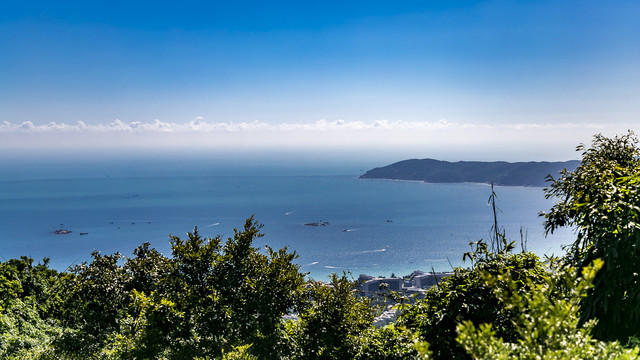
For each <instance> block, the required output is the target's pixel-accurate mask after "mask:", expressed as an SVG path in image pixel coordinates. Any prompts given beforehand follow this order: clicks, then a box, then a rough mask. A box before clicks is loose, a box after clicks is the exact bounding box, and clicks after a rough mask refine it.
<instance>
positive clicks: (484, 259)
mask: <svg viewBox="0 0 640 360" xmlns="http://www.w3.org/2000/svg"><path fill="white" fill-rule="evenodd" d="M495 201H496V194H495V192H494V191H493V186H492V192H491V196H490V197H489V204H490V205H492V210H493V214H494V224H493V226H492V228H491V230H492V237H491V239H490V243H489V244H487V242H485V241H484V240H480V241H478V242H475V243H472V244H471V245H472V249H473V251H471V252H469V253H465V254H464V257H463V259H465V260H466V259H469V260H471V263H472V267H471V268H470V269H462V268H456V269H455V271H454V274H453V276H450V277H447V278H445V279H443V281H442V282H440V284H439V285H438V286H435V287H432V288H431V289H429V291H427V293H426V296H425V298H424V300H421V301H418V302H417V303H416V305H415V306H413V307H409V309H408V310H406V311H405V312H404V313H403V314H402V315H401V317H400V319H399V321H400V324H402V325H404V326H406V327H407V328H408V329H409V330H410V331H413V332H415V333H416V334H417V335H418V336H419V337H420V339H421V340H423V341H426V342H428V343H429V350H430V351H431V352H432V356H433V358H434V359H468V358H469V355H468V354H467V352H466V351H465V350H464V349H463V348H462V347H461V346H459V344H458V343H457V342H456V326H457V325H458V324H459V323H461V322H465V321H468V322H471V323H474V324H483V323H488V324H492V325H493V328H494V329H495V331H496V333H497V334H498V335H499V336H501V337H504V338H505V339H507V340H509V341H511V340H514V336H515V331H514V327H513V323H512V322H511V319H512V318H513V316H514V313H513V312H514V309H509V308H506V307H505V306H504V304H503V303H502V302H501V301H500V299H499V298H498V297H497V296H496V289H500V288H502V287H504V286H506V284H503V283H500V282H495V283H487V282H486V281H484V277H485V276H486V275H485V274H491V275H498V274H501V273H503V272H509V273H510V274H512V276H513V279H514V281H515V283H516V284H517V285H518V291H521V292H526V291H528V290H529V288H530V284H532V283H540V282H543V281H544V279H546V278H547V277H548V276H549V273H548V271H547V270H546V268H545V267H544V266H543V264H542V263H541V261H540V259H539V258H538V257H537V256H536V255H535V254H533V253H530V252H521V253H512V252H513V250H514V248H515V245H514V242H509V241H508V240H507V239H506V237H505V235H504V231H503V230H502V231H501V229H500V227H499V226H498V221H497V211H498V209H497V208H496V206H495ZM473 247H474V248H473Z"/></svg>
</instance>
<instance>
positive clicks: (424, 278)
mask: <svg viewBox="0 0 640 360" xmlns="http://www.w3.org/2000/svg"><path fill="white" fill-rule="evenodd" d="M451 275H453V272H430V273H427V272H424V271H420V270H416V271H414V272H413V273H412V274H411V275H409V276H408V277H405V278H398V277H390V278H383V277H373V276H369V275H365V274H360V276H359V277H358V284H359V287H360V290H361V291H362V292H363V293H364V294H365V295H367V296H372V295H374V294H377V293H379V292H380V291H385V290H389V291H395V292H398V293H403V294H408V295H411V294H422V293H424V292H425V291H426V290H427V289H429V288H430V287H432V286H434V285H437V284H438V283H439V282H440V281H442V279H444V278H445V277H447V276H451Z"/></svg>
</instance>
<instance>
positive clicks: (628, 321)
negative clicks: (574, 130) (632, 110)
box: [544, 132, 640, 341]
mask: <svg viewBox="0 0 640 360" xmlns="http://www.w3.org/2000/svg"><path fill="white" fill-rule="evenodd" d="M637 144H638V139H637V138H636V136H635V135H634V134H633V133H632V132H629V133H628V134H626V135H623V136H620V137H614V138H606V137H604V136H602V135H596V136H595V137H594V140H593V144H592V146H591V147H590V148H588V149H585V146H584V145H581V146H579V147H578V151H582V163H581V165H580V166H579V167H578V168H577V169H576V170H575V171H573V172H568V171H564V172H562V173H561V174H560V176H559V178H558V179H554V178H552V177H549V181H550V185H549V187H548V188H546V189H545V192H546V197H547V198H557V199H559V200H560V201H559V202H558V203H557V204H555V205H554V206H553V207H552V208H551V210H550V211H549V212H548V213H546V214H544V217H545V224H544V225H545V229H546V231H547V232H551V233H552V232H553V231H554V230H556V229H557V228H559V227H562V226H573V227H575V229H576V230H577V239H576V241H575V242H574V244H573V245H572V246H571V248H570V252H569V254H568V256H567V261H568V262H569V264H572V265H573V266H576V267H584V266H586V265H587V264H589V263H591V262H592V261H593V260H594V259H598V258H600V259H602V260H603V261H604V267H603V269H602V270H601V272H600V273H598V275H597V276H596V278H595V280H594V287H593V289H592V290H591V291H590V292H589V293H588V296H587V297H586V298H585V300H584V301H583V302H582V307H581V313H582V322H583V323H584V322H586V321H587V320H589V319H598V320H599V321H598V324H597V326H596V328H595V330H594V331H595V335H596V337H598V338H600V339H603V340H606V339H618V340H620V341H626V340H627V338H628V337H629V336H638V335H640V275H639V272H638V269H639V268H640V149H638V146H637Z"/></svg>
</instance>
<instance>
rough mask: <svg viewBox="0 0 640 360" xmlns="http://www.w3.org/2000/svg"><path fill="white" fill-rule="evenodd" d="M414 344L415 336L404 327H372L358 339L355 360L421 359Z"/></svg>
mask: <svg viewBox="0 0 640 360" xmlns="http://www.w3.org/2000/svg"><path fill="white" fill-rule="evenodd" d="M414 342H415V338H414V336H413V334H412V333H410V332H409V331H407V330H406V328H404V327H398V326H396V325H395V324H389V325H387V326H385V327H383V328H380V329H378V328H375V327H371V328H369V329H367V330H366V331H365V332H364V333H362V334H361V335H360V336H359V337H358V338H357V344H356V350H357V352H356V355H355V356H354V357H353V359H358V360H403V359H421V358H420V357H419V355H418V354H419V351H418V350H417V349H416V346H415V344H414ZM425 350H426V349H425ZM423 358H424V357H423Z"/></svg>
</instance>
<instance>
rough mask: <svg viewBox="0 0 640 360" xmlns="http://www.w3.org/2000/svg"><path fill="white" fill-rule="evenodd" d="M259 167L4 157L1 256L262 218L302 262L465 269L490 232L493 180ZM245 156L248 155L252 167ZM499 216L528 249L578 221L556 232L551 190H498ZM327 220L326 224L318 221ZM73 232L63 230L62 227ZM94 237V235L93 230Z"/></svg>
mask: <svg viewBox="0 0 640 360" xmlns="http://www.w3.org/2000/svg"><path fill="white" fill-rule="evenodd" d="M260 164H261V165H258V163H256V164H253V165H251V166H248V165H247V166H243V164H242V162H238V161H209V162H207V161H186V160H185V161H181V160H180V159H179V158H174V159H171V160H167V159H165V158H157V159H155V158H145V159H144V160H137V161H134V160H126V159H121V158H119V159H112V160H95V159H93V160H92V159H84V160H82V159H72V160H64V161H61V160H59V159H58V160H56V161H52V160H45V159H27V160H20V161H17V160H6V159H5V160H2V168H3V172H2V174H0V255H1V256H2V258H3V259H4V260H6V259H9V258H13V257H18V256H20V255H27V256H31V257H33V258H35V259H37V260H38V259H41V258H43V257H50V258H51V263H52V265H53V267H55V268H57V269H59V270H64V269H66V268H67V267H68V266H70V265H72V264H77V263H79V262H82V261H87V260H90V254H91V252H92V251H94V250H98V251H100V252H102V253H105V254H106V253H113V252H117V251H118V252H121V253H123V254H124V255H130V254H131V252H132V250H133V249H134V248H135V247H136V246H138V245H139V244H141V243H142V242H145V241H148V242H151V244H152V245H153V246H154V247H156V248H157V249H159V250H160V251H161V252H163V253H164V254H166V255H170V247H169V241H168V240H169V235H170V234H171V235H177V236H185V234H186V233H187V232H188V231H191V230H193V228H194V227H195V226H197V227H198V230H199V231H200V233H201V234H202V235H205V236H215V235H218V234H220V235H222V236H223V237H229V236H232V235H233V229H234V228H240V227H241V226H242V225H243V223H244V219H246V218H247V217H249V216H251V215H252V214H254V215H255V218H256V219H257V220H258V221H259V222H260V223H263V224H264V227H263V232H264V233H265V236H264V237H262V238H260V239H258V240H257V241H256V242H255V246H256V247H259V248H263V247H264V246H265V245H270V246H272V247H274V248H280V247H283V246H287V247H289V249H290V250H295V251H296V252H297V253H298V255H299V258H298V259H297V262H298V264H300V266H301V269H302V271H304V272H309V273H310V276H311V277H314V278H316V279H321V280H325V279H326V277H327V276H328V275H329V274H330V273H331V272H340V273H341V272H342V271H350V272H351V273H352V274H353V276H354V277H357V276H358V274H360V273H366V274H370V275H386V276H388V275H390V274H391V273H395V274H396V275H404V274H409V273H411V272H412V271H413V270H416V269H422V270H431V269H432V268H433V269H434V270H436V271H446V270H450V269H451V266H463V265H464V263H463V262H462V255H463V253H464V252H466V251H469V242H472V241H477V240H480V239H483V238H484V239H486V238H488V236H489V232H490V228H491V224H492V213H491V209H490V207H488V206H487V200H488V198H489V195H490V193H491V189H490V187H489V186H487V185H481V184H426V183H420V182H404V181H386V180H363V179H359V178H358V176H359V175H360V174H361V173H362V172H363V171H364V170H367V169H368V168H367V167H365V168H362V169H358V167H357V165H354V164H346V165H345V164H342V165H336V166H332V165H331V163H330V162H324V163H322V164H320V163H318V164H309V163H305V164H303V165H302V164H297V165H296V164H284V165H283V164H278V163H272V164H264V163H260ZM245 165H246V164H245ZM496 193H497V195H498V202H497V204H498V206H499V208H500V209H501V212H500V213H499V214H498V219H499V222H500V225H501V226H502V227H504V229H505V231H506V234H507V237H509V238H511V239H513V240H516V241H517V243H518V244H519V243H520V231H521V230H522V231H523V234H524V237H525V239H526V240H527V241H526V244H527V247H528V249H529V250H532V251H534V252H536V253H537V254H539V255H541V256H542V255H544V254H552V253H555V254H560V253H562V250H561V249H562V245H563V244H568V243H571V241H572V240H573V237H574V235H573V233H572V231H570V230H565V231H562V232H559V233H557V234H555V235H553V236H550V237H545V236H544V234H543V230H542V225H541V224H542V220H541V219H540V218H539V217H538V213H539V212H540V211H544V210H548V209H549V208H550V206H551V205H552V202H551V201H550V200H545V199H544V196H543V191H542V189H541V188H531V187H496ZM308 223H318V224H322V223H325V224H326V226H308V225H305V224H308ZM60 228H64V229H69V230H71V231H72V233H71V234H67V235H57V234H54V233H53V232H54V231H55V230H56V229H60ZM82 234H84V235H82Z"/></svg>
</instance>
